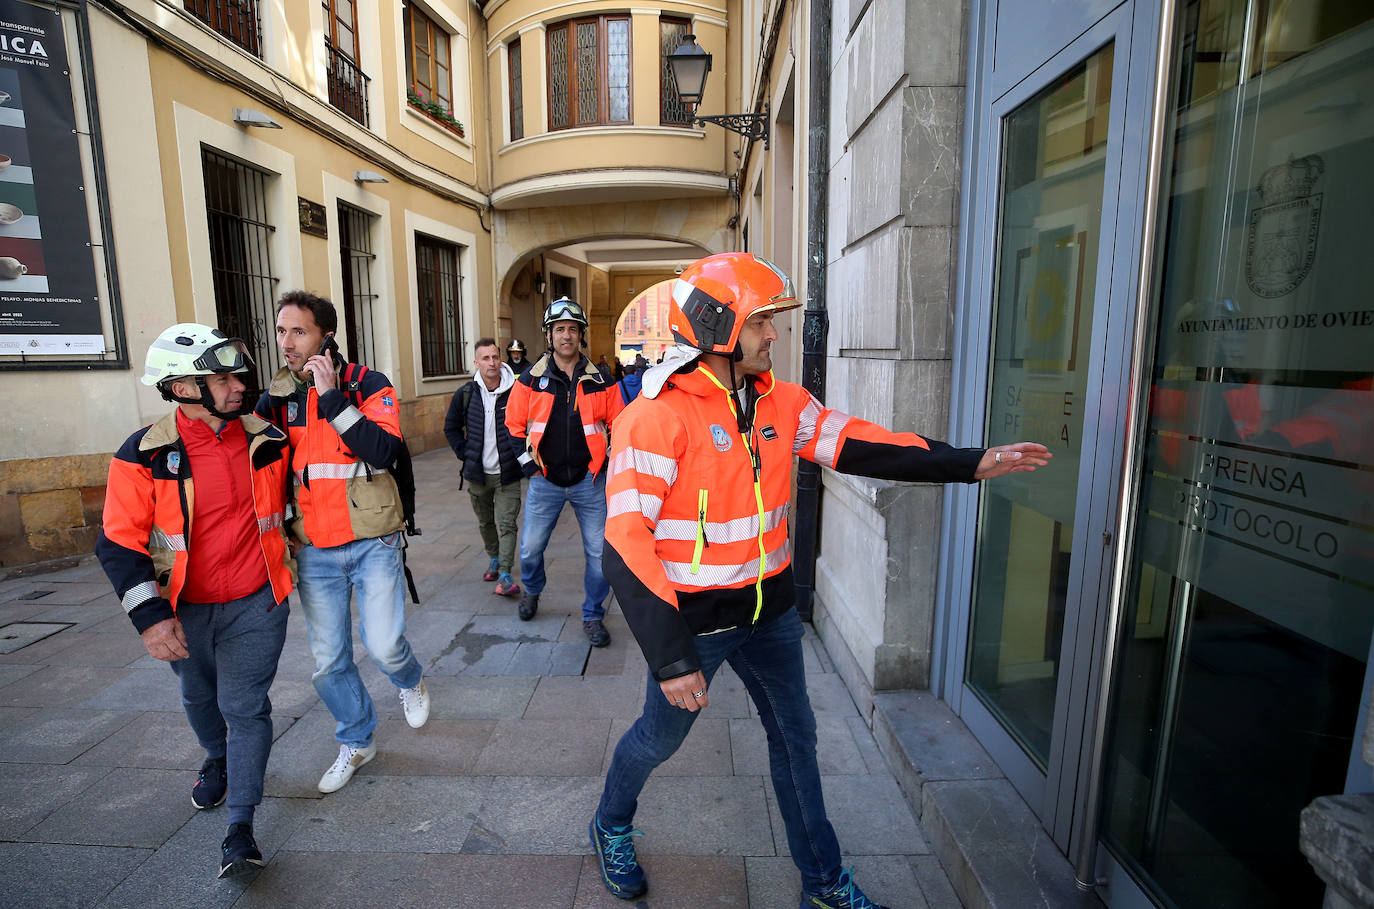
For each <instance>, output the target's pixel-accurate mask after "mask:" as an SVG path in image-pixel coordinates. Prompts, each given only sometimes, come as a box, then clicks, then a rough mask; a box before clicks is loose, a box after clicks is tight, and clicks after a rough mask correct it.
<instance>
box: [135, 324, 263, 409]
mask: <svg viewBox="0 0 1374 909" xmlns="http://www.w3.org/2000/svg"><path fill="white" fill-rule="evenodd" d="M252 368H253V358H252V357H250V356H249V355H248V345H246V344H244V343H243V342H242V341H240V340H239V339H238V338H226V337H225V336H224V333H223V332H221V331H220V330H219V329H218V328H211V327H210V326H208V325H200V324H198V323H196V322H182V323H179V324H177V325H173V326H172V327H171V328H169V329H167V330H166V331H164V332H163V333H162V334H160V335H158V336H157V339H156V340H155V341H153V343H152V346H151V347H149V348H148V356H147V357H146V358H145V359H144V361H143V379H142V382H143V384H144V385H152V386H155V387H156V388H157V390H158V391H160V392H162V397H163V399H164V400H167V401H176V402H179V403H182V404H201V405H203V406H204V407H205V408H206V409H207V410H209V411H210V412H211V413H213V414H215V416H217V417H221V418H224V419H230V418H232V417H235V416H239V415H240V413H241V412H242V411H239V412H236V413H233V414H225V413H220V412H219V411H217V410H216V409H215V406H214V398H213V397H212V396H211V394H210V389H209V388H208V387H207V386H206V384H205V379H204V378H202V377H204V376H211V375H223V374H225V373H231V372H248V371H249V370H251V369H252ZM187 378H195V380H196V382H195V384H196V385H197V386H198V387H199V388H200V397H199V398H184V397H178V396H177V395H175V394H174V393H173V392H172V383H173V382H175V381H176V380H177V379H187Z"/></svg>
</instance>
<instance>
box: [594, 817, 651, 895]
mask: <svg viewBox="0 0 1374 909" xmlns="http://www.w3.org/2000/svg"><path fill="white" fill-rule="evenodd" d="M587 833H588V835H590V836H591V838H592V848H594V849H595V850H596V857H597V859H599V860H600V862H601V882H602V883H603V884H605V885H606V889H607V890H609V891H611V896H614V897H618V898H620V899H622V900H632V899H634V898H635V897H637V896H642V895H643V894H644V891H646V890H648V889H649V882H648V881H647V880H645V878H644V869H643V868H641V867H639V862H638V861H636V860H635V844H634V843H632V842H630V837H632V836H643V831H640V830H635V829H633V828H630V827H622V828H620V829H619V830H607V829H605V828H604V827H602V826H601V822H600V821H598V820H597V819H596V817H595V816H593V817H592V822H591V823H590V824H589V825H587Z"/></svg>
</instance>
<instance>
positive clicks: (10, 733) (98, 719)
mask: <svg viewBox="0 0 1374 909" xmlns="http://www.w3.org/2000/svg"><path fill="white" fill-rule="evenodd" d="M138 715H139V711H137V710H68V709H62V708H59V709H53V710H38V711H35V712H34V713H33V714H32V715H31V716H29V717H27V718H25V719H22V720H20V721H18V722H17V723H16V724H15V725H14V726H13V727H12V728H10V729H7V730H5V748H4V752H3V754H4V760H6V761H29V762H33V763H41V764H65V763H67V762H68V761H70V760H72V759H74V758H76V757H77V756H79V755H81V754H82V753H84V752H85V751H86V750H87V749H88V748H90V747H91V746H92V745H95V744H96V743H97V742H101V741H104V740H105V739H106V738H108V737H110V736H111V735H114V734H115V733H116V732H118V731H119V730H120V729H122V728H124V727H125V726H126V725H128V724H129V723H131V722H133V721H134V719H135V718H136V717H137V716H138ZM183 716H184V715H183Z"/></svg>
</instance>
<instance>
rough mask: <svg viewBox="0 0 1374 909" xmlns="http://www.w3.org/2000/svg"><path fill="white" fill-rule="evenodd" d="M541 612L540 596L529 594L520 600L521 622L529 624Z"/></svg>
mask: <svg viewBox="0 0 1374 909" xmlns="http://www.w3.org/2000/svg"><path fill="white" fill-rule="evenodd" d="M538 611H539V594H537V593H527V594H525V595H524V596H522V597H521V598H520V621H522V622H528V621H529V620H530V619H532V618H534V614H535V613H536V612H538Z"/></svg>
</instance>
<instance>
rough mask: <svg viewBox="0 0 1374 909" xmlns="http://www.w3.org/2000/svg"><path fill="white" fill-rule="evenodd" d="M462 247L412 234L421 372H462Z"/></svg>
mask: <svg viewBox="0 0 1374 909" xmlns="http://www.w3.org/2000/svg"><path fill="white" fill-rule="evenodd" d="M462 251H463V248H462V247H461V246H457V245H456V244H453V243H445V242H444V241H443V240H438V239H435V238H434V237H426V236H424V235H423V234H416V235H415V277H416V284H417V290H418V294H417V295H418V297H419V300H418V303H419V307H420V367H421V374H422V375H424V376H425V377H426V378H428V377H430V376H454V375H457V374H458V373H460V372H462V371H463V323H462V293H463V275H462V272H461V271H460V270H459V269H460V267H461V266H460V263H461V262H462Z"/></svg>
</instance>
